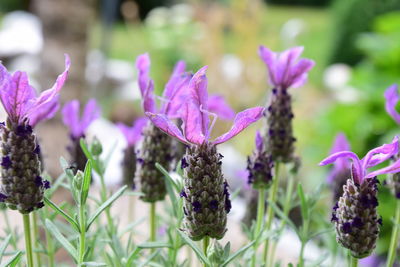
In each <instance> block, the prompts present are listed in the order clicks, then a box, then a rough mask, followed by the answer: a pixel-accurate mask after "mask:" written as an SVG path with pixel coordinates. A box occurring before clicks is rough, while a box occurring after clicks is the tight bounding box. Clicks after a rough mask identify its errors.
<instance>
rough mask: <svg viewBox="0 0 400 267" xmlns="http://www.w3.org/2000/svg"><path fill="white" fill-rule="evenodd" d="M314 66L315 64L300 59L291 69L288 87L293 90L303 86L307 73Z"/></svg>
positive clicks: (308, 60)
mask: <svg viewBox="0 0 400 267" xmlns="http://www.w3.org/2000/svg"><path fill="white" fill-rule="evenodd" d="M314 65H315V62H314V61H313V60H310V59H305V58H303V59H301V60H299V62H297V64H295V65H294V66H293V68H292V69H291V74H290V75H291V78H290V80H291V81H290V84H291V85H290V86H291V87H293V88H298V87H301V86H303V85H304V84H305V83H306V82H307V77H308V74H307V72H309V71H310V70H311V69H312V68H313V67H314Z"/></svg>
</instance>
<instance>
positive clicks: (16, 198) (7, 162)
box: [0, 55, 70, 214]
mask: <svg viewBox="0 0 400 267" xmlns="http://www.w3.org/2000/svg"><path fill="white" fill-rule="evenodd" d="M69 67H70V60H69V57H68V56H67V55H66V56H65V71H64V72H63V73H62V74H60V75H59V76H58V78H57V80H56V82H55V84H54V85H53V87H52V88H50V89H48V90H45V91H43V92H42V93H41V94H40V95H37V93H36V91H35V89H34V88H33V87H32V86H31V85H30V84H29V81H28V76H27V74H26V73H25V72H21V71H17V72H15V73H14V74H11V73H9V72H8V71H7V69H6V68H5V67H4V66H3V65H2V64H0V100H1V103H2V104H3V107H4V109H5V111H6V113H7V115H8V118H7V122H6V123H5V124H4V123H2V124H0V129H1V132H2V135H1V137H2V141H3V142H2V144H1V152H2V159H1V166H2V168H1V181H2V183H1V189H0V202H5V203H6V204H7V206H8V207H9V208H11V209H15V210H18V211H19V212H21V213H24V214H27V213H30V212H32V211H33V210H35V209H39V208H41V207H43V192H44V190H45V189H47V188H48V187H49V182H48V181H45V180H43V179H42V177H41V176H40V175H41V167H40V161H39V158H38V145H37V141H36V136H35V134H34V133H33V131H32V127H34V126H35V125H36V124H37V123H39V122H40V121H42V120H45V119H48V118H50V117H52V116H54V114H55V113H56V111H57V108H58V98H59V92H60V90H61V88H62V86H63V85H64V83H65V81H66V79H67V76H68V70H69Z"/></svg>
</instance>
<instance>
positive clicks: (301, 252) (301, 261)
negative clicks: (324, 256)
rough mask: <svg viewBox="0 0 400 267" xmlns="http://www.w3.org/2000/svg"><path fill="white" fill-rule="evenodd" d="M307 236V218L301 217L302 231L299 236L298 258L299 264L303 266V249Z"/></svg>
mask: <svg viewBox="0 0 400 267" xmlns="http://www.w3.org/2000/svg"><path fill="white" fill-rule="evenodd" d="M307 237H308V220H305V219H304V218H303V233H302V236H301V240H300V241H301V249H300V257H299V258H300V259H299V266H300V267H303V266H304V249H305V248H306V244H307Z"/></svg>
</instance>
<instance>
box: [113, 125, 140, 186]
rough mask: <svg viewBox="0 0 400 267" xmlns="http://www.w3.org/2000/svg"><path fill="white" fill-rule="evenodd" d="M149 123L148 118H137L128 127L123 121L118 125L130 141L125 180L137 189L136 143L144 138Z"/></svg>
mask: <svg viewBox="0 0 400 267" xmlns="http://www.w3.org/2000/svg"><path fill="white" fill-rule="evenodd" d="M146 124H147V118H140V119H138V120H136V121H135V122H134V123H133V125H132V127H128V126H126V125H125V124H123V123H118V124H117V127H118V128H119V129H120V130H121V132H122V133H123V135H124V136H125V139H126V141H127V143H128V145H127V147H126V148H125V150H124V159H123V161H122V167H123V181H124V184H126V185H128V186H129V187H130V188H132V189H135V183H134V177H135V172H136V152H135V145H136V143H137V142H138V141H139V140H140V139H141V138H142V130H143V128H144V126H145V125H146Z"/></svg>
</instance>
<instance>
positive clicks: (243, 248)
mask: <svg viewBox="0 0 400 267" xmlns="http://www.w3.org/2000/svg"><path fill="white" fill-rule="evenodd" d="M255 242H256V240H253V241H252V242H250V243H249V244H247V245H246V246H244V247H242V248H241V249H239V250H238V251H236V252H235V253H233V254H232V255H231V256H229V258H228V259H226V261H224V263H222V265H221V267H224V266H228V264H229V263H230V262H231V261H233V260H234V259H236V258H237V257H238V256H240V255H241V254H242V253H244V252H245V251H246V250H248V249H249V248H251V247H252V246H253V245H254V243H255Z"/></svg>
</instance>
